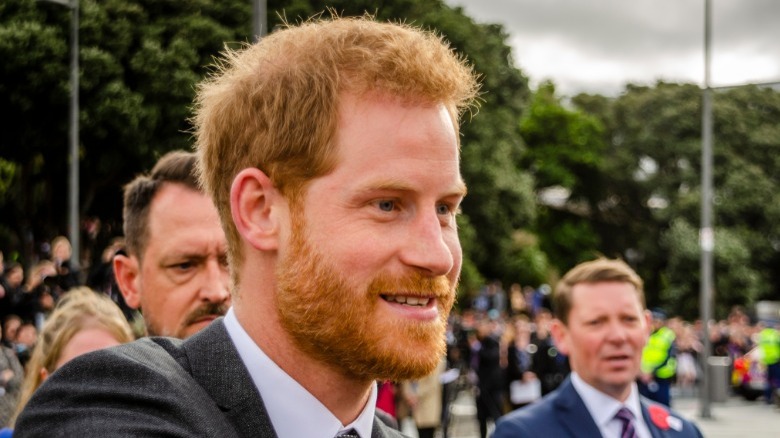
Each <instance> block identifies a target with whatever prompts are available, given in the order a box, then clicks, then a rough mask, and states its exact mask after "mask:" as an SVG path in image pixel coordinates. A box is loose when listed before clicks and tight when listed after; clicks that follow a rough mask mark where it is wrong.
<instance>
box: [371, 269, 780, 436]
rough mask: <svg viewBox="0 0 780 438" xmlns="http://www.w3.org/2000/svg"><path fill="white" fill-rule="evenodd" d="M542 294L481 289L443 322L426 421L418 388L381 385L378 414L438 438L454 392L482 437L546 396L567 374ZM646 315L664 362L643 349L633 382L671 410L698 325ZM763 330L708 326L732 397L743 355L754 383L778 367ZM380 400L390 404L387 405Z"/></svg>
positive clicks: (692, 386) (688, 380)
mask: <svg viewBox="0 0 780 438" xmlns="http://www.w3.org/2000/svg"><path fill="white" fill-rule="evenodd" d="M550 293H551V288H550V286H548V285H541V286H539V287H536V288H534V287H530V286H526V287H521V286H520V285H518V284H513V285H511V287H510V288H509V290H508V291H506V290H504V288H503V286H502V285H501V283H500V282H492V283H490V284H487V285H485V286H483V287H482V289H481V290H480V291H479V293H478V294H477V296H476V297H475V298H474V299H473V300H471V301H470V302H469V303H466V305H465V306H463V308H462V309H461V310H457V309H454V310H453V313H452V315H451V317H450V324H449V329H448V332H447V346H448V353H447V360H446V364H445V366H443V367H442V368H441V369H440V370H438V371H437V372H436V375H435V376H434V377H435V379H434V381H435V382H436V385H435V386H434V388H432V389H430V388H427V386H426V388H427V389H426V391H427V393H429V394H430V395H429V398H431V399H434V398H436V397H437V396H438V397H439V399H440V401H438V402H434V403H430V407H428V408H425V409H426V411H427V412H428V413H427V414H426V415H427V417H428V419H427V420H425V421H420V419H418V417H417V415H415V408H416V407H417V405H419V402H418V400H417V398H418V397H417V395H416V393H415V391H416V388H417V387H419V386H422V385H420V384H419V383H418V382H412V383H410V382H401V383H396V384H392V383H390V382H385V383H384V386H385V388H384V391H386V392H387V393H391V392H392V391H395V394H396V396H395V398H394V399H393V398H391V397H388V398H386V399H385V401H384V402H381V403H380V408H382V409H383V410H386V411H388V412H390V413H391V414H392V416H393V417H394V419H395V420H396V421H398V422H401V421H403V419H404V418H405V417H406V416H409V415H411V416H412V417H413V419H414V421H415V424H416V425H417V427H418V428H421V429H427V430H429V431H430V433H431V434H430V435H429V434H425V435H423V433H422V432H421V434H420V436H433V435H432V433H433V431H434V430H438V431H439V432H438V433H439V434H440V435H439V436H443V437H445V438H446V437H447V436H448V426H449V419H450V406H451V405H452V402H453V401H454V399H455V397H456V396H457V393H458V392H459V391H470V392H472V394H473V396H474V397H473V398H474V400H475V403H476V412H477V420H478V422H479V428H480V436H481V437H486V436H488V434H489V431H490V428H491V427H492V424H494V422H495V420H496V419H498V418H499V417H500V416H502V415H504V414H506V413H508V412H510V411H513V410H516V409H520V408H522V407H524V406H526V405H528V404H530V403H532V402H534V401H536V400H538V399H539V398H541V397H543V396H545V395H546V394H548V393H550V392H552V391H553V390H555V389H556V388H557V387H558V386H559V385H560V384H561V383H562V382H563V381H564V380H565V379H566V378H567V376H568V375H569V373H570V367H569V361H568V358H567V357H566V356H565V355H563V354H562V353H560V352H559V351H558V350H557V349H556V347H555V343H554V341H553V338H552V336H551V333H550V327H551V323H552V321H553V318H554V317H553V314H552V312H551V309H550V307H551V304H550ZM651 314H652V321H653V322H652V325H653V326H652V330H653V334H660V333H663V332H664V331H666V330H668V332H669V333H671V338H670V339H671V342H670V345H668V346H666V345H664V346H663V348H662V349H661V350H662V352H664V354H663V355H662V357H661V358H660V359H658V360H657V361H658V363H655V364H654V363H652V358H651V354H650V350H651V348H649V347H646V351H645V354H644V355H643V370H645V368H647V370H648V371H647V372H648V373H650V374H651V376H649V377H648V382H646V383H647V384H644V385H643V382H642V376H641V375H640V376H637V383H639V386H640V391H641V390H642V389H643V388H644V389H645V391H647V387H648V386H649V387H651V388H652V389H655V388H657V386H659V384H660V386H663V385H664V383H667V384H668V386H669V388H667V393H666V394H665V395H655V394H652V393H647V392H642V394H643V395H644V396H646V397H650V398H651V399H653V400H655V401H659V402H662V403H664V404H667V405H670V404H671V399H670V398H669V397H670V392H671V391H669V390H670V389H671V387H674V388H675V391H674V394H676V396H685V397H693V396H695V395H696V394H697V393H696V391H697V387H698V385H699V383H700V379H701V376H702V368H701V364H700V362H699V360H700V357H701V353H702V351H703V345H704V342H703V338H702V334H703V333H704V332H703V330H702V326H701V321H694V322H689V321H685V320H683V319H682V318H679V317H667V315H666V314H665V313H664V312H663V311H662V310H661V309H657V308H656V309H652V311H651ZM767 330H771V331H774V332H776V330H775V329H774V328H771V327H770V326H769V324H767V323H765V322H760V321H754V320H753V319H751V317H750V316H749V315H748V313H747V312H746V311H745V309H744V308H742V307H734V308H733V309H732V310H731V312H730V313H729V315H728V317H727V318H726V319H724V320H720V321H711V322H710V324H709V329H708V333H709V336H710V345H711V347H712V349H711V351H710V356H715V357H725V358H728V359H729V360H728V361H726V363H728V364H730V368H729V371H728V376H729V377H728V378H729V379H730V381H729V382H725V383H724V384H726V385H729V386H730V387H731V390H732V391H733V392H734V393H739V392H740V391H741V390H742V388H740V385H739V383H740V382H738V381H737V380H736V379H737V378H738V377H737V376H739V375H740V372H741V370H739V369H738V368H739V367H741V366H744V365H743V363H744V361H745V360H746V358H747V357H751V356H750V355H751V353H755V354H753V356H752V357H754V360H755V362H756V364H754V365H755V366H759V365H760V369H761V373H763V376H762V379H767V377H768V375H767V366H768V365H771V362H772V361H774V362H775V363H777V362H778V360H780V358H778V360H774V359H773V358H772V357H767V356H771V353H770V354H766V353H765V352H764V351H761V350H762V347H761V345H760V343H761V338H762V336H761V335H762V332H764V333H766V331H767ZM651 337H652V335H651ZM772 345H777V343H771V342H770V346H769V347H768V348H769V349H770V350H771V349H772V348H773V347H772ZM648 362H649V364H648ZM762 362H764V363H762ZM669 366H671V369H672V371H671V375H669V374H666V375H664V374H663V369H664V367H666V368H668V367H669ZM735 366H736V368H735ZM659 374H660V376H659ZM732 379H734V380H732ZM391 387H392V388H391ZM766 387H768V388H771V389H776V388H777V386H776V385H775V386H772V382H767V385H766ZM437 391H438V392H437ZM410 393H411V395H410ZM758 393H759V394H761V395H762V396H765V397H766V400H767V401H771V397H772V395H765V391H764V383H763V380H762V383H761V390H760V391H759V392H758ZM434 394H435V395H434ZM664 398H666V399H665V400H664ZM388 400H394V404H391V403H390V402H389V401H388ZM418 410H421V409H419V408H418ZM430 411H434V412H430Z"/></svg>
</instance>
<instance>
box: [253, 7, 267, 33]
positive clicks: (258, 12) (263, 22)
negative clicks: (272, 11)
mask: <svg viewBox="0 0 780 438" xmlns="http://www.w3.org/2000/svg"><path fill="white" fill-rule="evenodd" d="M267 15H268V14H267V12H266V0H252V34H253V35H254V39H255V41H260V38H262V37H264V36H265V34H266V33H267V30H268V17H267Z"/></svg>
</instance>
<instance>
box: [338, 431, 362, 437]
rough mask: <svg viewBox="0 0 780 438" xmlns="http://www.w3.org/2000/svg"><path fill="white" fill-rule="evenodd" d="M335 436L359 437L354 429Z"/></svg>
mask: <svg viewBox="0 0 780 438" xmlns="http://www.w3.org/2000/svg"><path fill="white" fill-rule="evenodd" d="M336 438H360V435H358V433H357V432H355V429H350V430H348V431H346V432H344V433H342V434H339V435H336Z"/></svg>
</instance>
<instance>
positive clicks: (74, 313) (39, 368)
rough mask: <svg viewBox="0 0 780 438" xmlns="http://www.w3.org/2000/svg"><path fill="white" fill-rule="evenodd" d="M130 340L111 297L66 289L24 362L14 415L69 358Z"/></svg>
mask: <svg viewBox="0 0 780 438" xmlns="http://www.w3.org/2000/svg"><path fill="white" fill-rule="evenodd" d="M133 339H134V337H133V333H132V331H131V329H130V325H129V324H128V323H127V320H126V319H125V317H124V315H123V314H122V311H121V310H120V309H119V307H117V305H116V304H115V303H114V302H113V301H111V299H109V298H108V297H106V296H104V295H101V294H99V293H97V292H95V291H93V290H92V289H89V288H87V287H79V288H75V289H72V290H71V291H69V292H67V293H66V294H65V295H63V296H62V298H61V299H60V301H59V303H57V307H56V308H55V309H54V311H53V312H52V314H51V315H50V316H49V318H48V319H47V320H46V323H45V324H44V326H43V330H42V331H41V333H40V335H39V337H38V342H37V343H36V345H35V348H34V349H33V353H32V356H31V357H30V361H29V362H28V363H27V366H26V368H25V379H24V383H23V384H22V393H21V396H20V399H19V406H18V407H17V410H16V415H18V414H19V412H21V411H22V409H23V408H24V406H25V405H26V404H27V401H28V400H29V399H30V397H31V396H32V394H33V392H35V390H36V389H38V387H39V386H41V384H42V383H43V381H44V380H46V378H47V377H49V375H50V374H51V373H53V372H54V371H55V370H56V369H57V368H59V367H61V366H62V365H64V364H65V363H66V362H68V361H69V360H71V359H73V358H75V357H77V356H80V355H82V354H85V353H89V352H91V351H95V350H99V349H101V348H107V347H112V346H115V345H119V344H124V343H126V342H130V341H132V340H133ZM16 415H15V416H14V417H16ZM14 420H15V418H14ZM12 424H13V423H12Z"/></svg>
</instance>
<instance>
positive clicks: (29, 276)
mask: <svg viewBox="0 0 780 438" xmlns="http://www.w3.org/2000/svg"><path fill="white" fill-rule="evenodd" d="M44 248H45V249H50V250H49V251H42V253H41V254H40V259H39V261H37V262H36V263H34V264H33V265H32V266H30V267H24V266H22V265H21V264H20V263H18V262H5V261H3V262H2V273H3V275H2V278H1V279H0V322H2V331H1V332H0V333H1V334H2V347H1V350H0V352H1V353H2V354H0V426H7V425H11V424H12V423H13V418H14V414H15V413H18V408H19V407H20V405H23V404H24V400H25V399H26V398H28V397H29V395H30V394H31V391H32V390H34V389H35V388H36V387H37V386H38V385H40V384H41V383H42V381H43V380H44V379H45V377H46V376H47V375H48V374H49V373H51V372H53V371H54V370H55V369H56V368H57V367H58V366H59V365H61V364H62V363H64V362H65V361H66V360H64V359H67V358H68V357H71V356H69V355H72V354H73V353H72V351H68V349H69V348H70V349H71V350H74V349H75V350H74V351H77V354H78V352H86V351H90V350H91V349H95V348H102V347H105V346H109V345H116V344H118V343H123V342H129V341H130V340H132V339H134V338H137V337H139V336H141V335H142V334H143V327H142V325H143V323H142V322H141V323H140V328H139V319H141V318H140V314H139V313H138V312H137V311H136V310H133V309H130V308H129V307H128V306H127V305H126V304H125V303H124V300H123V298H122V294H121V293H120V292H119V290H118V288H117V286H116V284H115V282H114V281H113V272H112V269H111V260H112V258H113V257H114V255H115V254H117V253H118V252H120V251H122V240H121V239H117V240H115V241H113V242H111V243H110V244H109V245H108V246H107V247H106V248H105V250H104V253H103V263H101V264H99V265H97V266H94V267H93V268H91V269H90V270H89V272H86V273H85V272H81V271H80V270H79V269H78V268H77V267H76V266H74V265H73V264H72V261H71V247H70V243H69V242H68V239H67V238H65V237H62V236H59V237H57V238H55V239H54V240H52V242H51V243H50V245H45V246H44ZM0 257H1V253H0ZM25 268H26V269H25ZM85 286H86V287H85ZM550 291H551V288H550V287H549V286H548V285H541V286H539V287H529V286H526V287H521V286H520V285H518V284H513V285H511V287H510V288H509V289H508V291H507V290H505V289H504V288H503V286H502V284H501V283H500V282H497V281H496V282H492V283H490V284H487V285H485V286H484V287H483V288H482V289H481V290H480V291H479V292H478V293H477V294H476V296H475V297H474V298H473V299H472V300H470V301H469V302H466V303H461V309H455V310H453V313H452V314H451V316H450V319H449V326H448V330H447V355H446V358H444V360H443V361H442V363H441V365H440V366H439V367H438V368H437V370H436V371H435V372H434V373H433V374H432V375H430V376H428V377H427V378H424V379H420V380H416V381H408V382H379V395H378V399H377V406H378V408H379V409H380V412H381V413H382V415H383V417H384V418H385V419H386V421H387V422H388V423H389V424H391V425H395V426H396V427H399V425H400V423H401V422H402V421H403V420H404V419H406V418H407V417H410V418H412V420H413V421H414V424H415V425H416V427H417V429H418V434H419V436H420V437H421V438H425V437H433V436H434V435H433V434H434V433H438V434H440V436H443V437H445V438H446V436H447V430H448V425H449V422H450V409H449V407H450V406H451V404H452V402H453V401H454V399H455V397H456V396H457V395H458V393H459V392H460V391H471V392H472V393H473V395H474V400H475V402H476V412H477V419H478V421H479V426H480V434H481V436H482V437H486V436H487V435H488V432H489V428H490V427H491V425H492V424H493V423H494V422H495V420H496V419H498V418H499V417H500V416H502V415H504V414H506V413H507V412H510V411H512V410H515V409H520V408H522V407H523V406H525V405H527V404H530V403H532V402H534V401H535V400H537V399H539V398H541V397H543V396H544V395H546V394H548V393H550V392H551V391H553V390H555V389H556V388H557V387H558V385H560V384H561V383H562V382H563V381H564V380H565V379H566V377H567V376H568V375H569V372H570V368H569V363H568V359H567V357H566V356H565V355H563V354H561V353H560V352H559V351H558V350H557V349H556V346H555V343H554V342H553V338H552V336H551V333H550V327H551V323H552V321H553V314H552V312H551V309H550V301H549V295H550ZM71 295H72V296H73V298H72V299H71V298H67V297H70V296H71ZM66 298H67V299H66ZM96 300H97V301H96ZM68 302H70V304H69V303H68ZM63 307H65V309H62V308H63ZM68 307H70V308H69V309H68ZM652 313H653V320H654V321H655V324H657V325H656V326H654V327H653V329H654V333H658V332H659V330H661V329H662V328H663V329H664V330H667V331H668V332H669V333H671V335H670V336H671V337H670V338H669V339H670V340H671V342H670V343H669V344H670V345H669V346H668V347H669V352H668V357H662V358H661V362H663V364H664V366H666V367H667V368H668V367H669V366H670V364H671V366H672V368H673V374H672V375H671V376H669V375H667V376H662V377H661V378H658V379H656V380H654V382H658V383H662V382H663V381H664V380H668V381H669V383H670V384H673V385H675V387H676V388H678V391H679V392H678V394H681V395H689V396H692V395H693V394H694V392H695V388H696V387H697V384H698V382H699V380H700V376H701V365H700V363H699V356H700V354H701V352H702V348H703V345H704V342H703V339H702V338H701V335H702V333H704V331H703V330H702V327H701V322H700V321H695V322H688V321H684V320H682V319H680V318H677V317H669V318H667V317H666V315H664V314H663V312H662V311H660V310H659V309H654V310H653V312H652ZM55 320H56V321H55ZM65 327H69V329H68V330H65ZM767 329H770V328H769V327H767V325H766V324H764V323H761V322H755V321H752V320H751V318H750V316H749V315H748V314H747V313H746V311H745V310H744V309H742V308H739V307H735V308H734V309H732V311H731V313H730V314H729V315H728V317H727V318H726V319H725V320H722V321H717V322H711V323H710V324H709V327H708V330H707V333H708V334H709V337H710V339H709V340H710V344H711V346H712V351H711V352H710V354H711V355H713V356H722V357H728V358H729V359H730V361H729V363H731V364H737V366H742V364H743V361H744V358H745V357H747V355H748V354H749V353H750V352H752V351H756V350H757V349H761V337H762V331H764V330H767ZM89 330H92V331H91V332H90V331H89ZM772 330H773V329H772ZM65 332H67V333H65ZM79 332H81V333H82V335H81V337H80V336H79ZM764 335H766V332H764ZM81 338H83V339H81ZM79 342H81V345H79V344H78V343H79ZM773 342H774V341H773ZM778 342H780V341H778ZM69 343H70V344H71V345H70V347H69V345H68V344H69ZM74 343H75V344H77V345H76V346H75V347H74V346H73V344H74ZM84 343H86V344H94V345H87V346H86V347H85V346H84V345H83V344H84ZM666 348H667V346H664V347H663V348H662V350H665V349H666ZM768 348H769V353H766V352H763V351H762V352H761V353H762V354H759V355H757V356H756V361H764V362H767V363H765V364H764V366H763V368H762V370H763V372H765V373H766V370H767V369H768V368H769V367H771V366H772V363H769V362H771V361H772V360H774V359H772V357H768V358H767V356H771V355H772V354H773V353H772V351H773V350H771V349H772V348H773V347H771V346H770V347H768ZM36 351H37V353H36ZM777 352H778V358H777V360H776V361H775V362H777V363H778V365H777V366H780V349H778V350H777ZM36 354H37V358H36ZM662 356H663V355H662ZM656 365H657V364H656ZM25 367H26V368H25ZM654 367H655V368H656V369H660V368H661V367H660V366H657V367H656V366H655V365H654ZM730 375H733V373H730ZM765 377H766V378H767V379H768V380H771V379H769V378H770V377H771V376H768V375H765ZM25 379H27V382H26V381H25ZM640 380H641V379H640V376H638V382H640ZM640 383H641V382H640ZM731 383H733V384H735V389H737V390H738V389H739V385H738V384H737V383H738V382H731ZM769 383H771V382H769ZM651 386H652V383H651ZM770 387H771V386H770ZM644 395H647V394H644ZM770 398H771V395H767V401H769V400H770ZM666 403H667V404H670V401H668V400H667V401H666Z"/></svg>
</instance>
